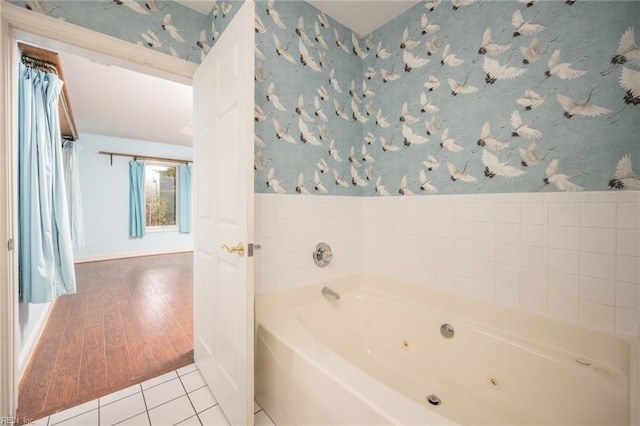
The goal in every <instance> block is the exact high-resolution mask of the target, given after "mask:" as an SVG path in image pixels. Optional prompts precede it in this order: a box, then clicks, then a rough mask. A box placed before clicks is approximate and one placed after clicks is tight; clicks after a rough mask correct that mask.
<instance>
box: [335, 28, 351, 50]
mask: <svg viewBox="0 0 640 426" xmlns="http://www.w3.org/2000/svg"><path fill="white" fill-rule="evenodd" d="M333 35H334V36H335V37H336V46H338V47H339V48H340V49H342V50H344V51H345V52H347V53H349V48H348V47H347V45H346V44H345V42H344V38H342V36H341V35H340V34H339V33H338V30H336V29H335V27H334V28H333Z"/></svg>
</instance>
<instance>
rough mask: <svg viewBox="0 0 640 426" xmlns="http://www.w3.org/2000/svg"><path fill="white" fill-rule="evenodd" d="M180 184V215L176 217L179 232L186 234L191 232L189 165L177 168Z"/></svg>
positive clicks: (181, 165)
mask: <svg viewBox="0 0 640 426" xmlns="http://www.w3.org/2000/svg"><path fill="white" fill-rule="evenodd" d="M178 170H179V173H180V174H179V178H178V182H179V184H180V190H179V193H178V194H179V197H180V213H179V215H178V217H179V220H180V224H179V228H180V232H181V233H184V234H188V233H190V232H191V226H192V225H191V164H180V166H178Z"/></svg>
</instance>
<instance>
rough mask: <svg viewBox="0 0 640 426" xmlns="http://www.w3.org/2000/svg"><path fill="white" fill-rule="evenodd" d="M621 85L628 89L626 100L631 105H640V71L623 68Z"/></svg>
mask: <svg viewBox="0 0 640 426" xmlns="http://www.w3.org/2000/svg"><path fill="white" fill-rule="evenodd" d="M620 86H621V87H622V88H623V89H626V90H627V92H626V93H625V96H624V102H625V103H626V104H630V105H640V71H635V70H632V69H631V68H626V67H625V68H622V73H621V74H620Z"/></svg>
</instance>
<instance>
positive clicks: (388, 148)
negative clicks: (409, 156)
mask: <svg viewBox="0 0 640 426" xmlns="http://www.w3.org/2000/svg"><path fill="white" fill-rule="evenodd" d="M380 143H381V144H382V151H384V152H395V151H400V147H399V146H397V145H394V144H393V140H391V141H388V140H386V139H385V138H384V136H380Z"/></svg>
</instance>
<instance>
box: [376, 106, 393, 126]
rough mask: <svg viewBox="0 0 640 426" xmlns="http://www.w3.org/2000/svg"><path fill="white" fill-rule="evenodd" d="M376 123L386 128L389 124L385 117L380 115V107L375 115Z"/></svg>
mask: <svg viewBox="0 0 640 426" xmlns="http://www.w3.org/2000/svg"><path fill="white" fill-rule="evenodd" d="M376 124H377V125H378V126H380V127H382V128H383V129H386V128H387V127H389V126H390V125H391V124H389V122H388V121H387V119H386V118H384V117H383V116H382V109H379V110H378V115H376Z"/></svg>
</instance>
